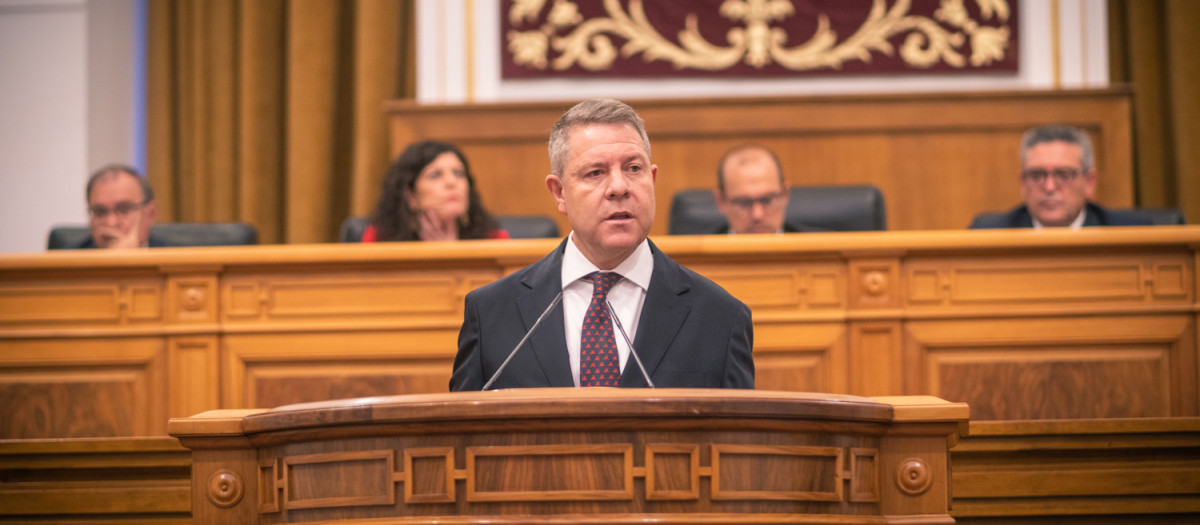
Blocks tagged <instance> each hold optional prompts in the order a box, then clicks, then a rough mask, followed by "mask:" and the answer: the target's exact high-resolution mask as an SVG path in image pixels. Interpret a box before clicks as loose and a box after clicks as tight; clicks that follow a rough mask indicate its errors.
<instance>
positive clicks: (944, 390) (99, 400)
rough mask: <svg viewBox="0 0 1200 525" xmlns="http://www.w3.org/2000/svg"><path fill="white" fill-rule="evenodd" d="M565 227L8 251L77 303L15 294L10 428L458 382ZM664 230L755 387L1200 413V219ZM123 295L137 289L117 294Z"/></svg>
mask: <svg viewBox="0 0 1200 525" xmlns="http://www.w3.org/2000/svg"><path fill="white" fill-rule="evenodd" d="M557 243H558V241H556V240H552V239H546V240H509V241H462V242H456V243H395V244H380V245H297V246H247V247H209V248H163V249H155V250H144V251H137V252H130V253H126V254H122V256H121V257H120V258H114V257H112V254H111V253H102V252H86V253H84V252H79V253H71V254H58V253H47V254H30V255H10V256H3V257H0V290H8V291H10V292H12V291H14V290H17V291H18V292H17V294H18V295H19V296H20V297H28V298H29V299H30V304H31V305H35V306H37V305H42V306H40V307H45V306H46V305H49V304H51V303H52V302H53V301H55V300H62V301H65V300H66V299H64V298H69V299H70V301H77V302H78V303H79V304H77V305H70V304H64V305H63V308H62V310H63V311H65V312H68V313H69V314H70V315H68V316H67V317H68V319H72V320H73V321H70V322H60V321H56V320H54V319H53V316H52V314H51V313H50V310H48V309H43V310H42V312H41V313H38V314H37V315H36V316H31V315H27V314H24V313H22V312H19V311H18V312H12V311H11V310H12V309H16V308H17V307H18V306H19V304H20V301H17V300H11V301H10V302H9V303H8V308H10V311H7V312H5V314H4V316H0V378H2V380H3V381H0V388H3V389H7V390H4V391H3V393H4V394H5V396H4V397H2V398H0V403H4V404H5V405H4V407H5V408H7V409H6V410H2V411H0V431H3V432H7V434H0V438H4V437H21V436H48V435H57V437H88V436H110V435H114V433H116V432H120V433H121V434H120V435H145V434H147V433H149V434H156V433H159V432H161V430H156V429H161V428H162V427H161V425H162V421H163V420H164V419H165V417H167V415H168V414H186V413H188V412H194V411H202V410H208V409H211V408H214V407H217V408H252V407H260V406H274V405H280V404H291V403H298V402H305V401H315V400H325V399H333V398H343V397H347V396H373V395H392V394H410V393H433V392H444V391H445V389H446V388H447V385H448V379H449V375H450V372H451V366H452V362H453V359H454V354H455V351H456V347H457V334H458V331H459V326H460V324H461V322H462V301H463V297H464V296H465V295H466V294H467V293H468V292H469V291H470V290H472V289H474V288H476V287H478V286H481V285H483V284H485V283H488V282H491V281H492V280H494V279H496V278H498V277H499V276H500V275H503V274H505V273H508V272H511V271H514V270H515V269H518V268H521V267H523V266H525V265H527V264H529V263H531V262H534V261H536V260H538V259H540V258H542V257H543V256H544V255H545V253H546V252H548V251H550V250H552V249H554V247H555V246H557ZM655 243H656V244H657V245H658V246H659V248H660V249H662V250H663V251H664V252H665V253H667V254H669V255H671V256H672V257H673V258H675V259H676V260H677V261H679V262H680V263H682V264H684V265H686V266H688V267H690V268H693V269H694V270H696V271H698V272H700V273H701V274H704V275H709V276H711V277H712V278H713V279H714V280H716V282H717V283H718V284H721V285H723V286H725V287H726V288H727V289H728V290H729V291H730V292H731V293H732V294H733V295H734V296H736V297H739V298H741V299H742V300H743V301H744V302H746V303H747V304H748V305H749V307H750V308H751V311H752V316H753V322H754V327H755V340H754V343H755V345H754V351H755V357H756V364H757V369H758V381H757V386H758V387H759V388H760V389H764V390H794V391H795V390H798V391H818V392H828V393H850V394H870V395H919V394H935V395H940V396H943V397H945V398H949V399H952V400H955V401H967V402H970V403H972V404H974V405H977V406H978V409H977V410H978V412H977V414H976V417H982V418H994V419H1014V418H1062V417H1151V416H1162V415H1169V416H1190V415H1200V393H1198V392H1197V390H1198V389H1200V386H1198V385H1200V364H1198V361H1200V359H1198V358H1197V355H1198V348H1197V337H1196V325H1197V315H1198V314H1200V304H1198V301H1197V290H1196V287H1197V285H1196V271H1197V263H1196V259H1197V255H1196V253H1197V249H1198V248H1197V247H1200V227H1197V226H1179V227H1145V228H1108V229H1104V228H1101V229H1088V230H1085V231H1079V232H1070V231H1062V232H1055V231H1041V232H1036V231H992V232H968V231H931V232H897V231H893V232H857V233H814V234H790V235H779V236H680V237H660V238H656V239H655ZM101 282H107V283H108V284H107V285H104V286H101V285H100V284H99V283H101ZM105 286H106V287H105ZM97 289H102V290H105V292H104V293H103V294H101V296H102V297H103V299H101V300H99V301H97V300H96V296H95V295H94V294H92V293H91V291H93V290H97ZM80 290H81V291H80ZM137 290H145V294H144V297H143V298H137V296H138V293H140V292H138V293H134V292H135V291H137ZM122 294H124V296H126V297H134V299H132V300H131V301H130V302H129V303H128V304H131V305H135V306H134V307H133V308H127V307H123V306H114V305H119V304H122V303H120V297H122ZM89 309H90V310H89ZM81 311H85V312H92V311H95V312H104V316H99V315H97V316H95V319H92V318H91V317H90V316H91V314H90V313H89V314H87V315H86V316H84V317H88V318H87V319H80V318H79V316H78V315H76V313H77V312H81ZM131 312H146V313H147V314H146V316H145V317H144V318H137V316H136V315H134V316H131V315H130V313H131ZM39 316H40V317H39ZM76 321H77V322H76ZM81 385H86V387H81ZM1064 390H1065V391H1069V393H1070V395H1066V394H1063V393H1061V391H1064ZM52 395H64V396H67V397H66V398H67V399H74V398H75V397H79V398H81V399H80V401H79V402H78V403H76V404H75V405H76V406H78V407H85V408H80V409H79V410H80V412H79V413H80V414H82V413H85V412H83V411H87V413H93V412H94V413H96V414H99V416H98V417H96V418H95V419H96V422H92V423H89V424H88V425H86V426H83V427H81V426H78V424H76V423H71V422H69V421H68V420H67V419H64V420H62V421H65V422H59V421H51V420H47V421H45V422H41V423H39V422H38V421H39V420H37V419H36V417H41V416H36V417H35V418H34V419H31V420H30V421H33V423H29V422H26V420H27V419H29V416H27V414H35V415H36V414H41V413H45V412H46V411H47V407H48V406H51V405H49V404H48V403H47V402H46V401H45V398H47V396H52ZM56 403H57V402H56ZM98 405H103V406H98ZM53 406H57V404H55V405H53ZM71 410H75V409H74V408H72V409H71ZM63 414H74V413H73V412H63ZM52 416H53V417H60V414H52ZM61 417H64V418H67V417H68V416H66V415H63V416H61ZM70 417H74V416H70ZM31 425H32V426H31Z"/></svg>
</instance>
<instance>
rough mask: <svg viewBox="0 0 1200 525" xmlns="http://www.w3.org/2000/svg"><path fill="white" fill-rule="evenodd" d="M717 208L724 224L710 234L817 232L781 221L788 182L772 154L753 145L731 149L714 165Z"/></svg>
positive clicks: (714, 195) (714, 194) (786, 198)
mask: <svg viewBox="0 0 1200 525" xmlns="http://www.w3.org/2000/svg"><path fill="white" fill-rule="evenodd" d="M713 197H714V198H715V199H716V201H717V208H718V209H720V210H721V214H722V215H724V216H725V221H726V224H725V226H722V227H721V228H720V229H718V230H717V231H715V232H713V233H783V232H803V231H819V230H820V228H813V227H811V226H807V225H805V224H801V223H794V224H793V223H789V222H787V221H786V220H785V217H786V215H787V207H788V183H787V180H786V179H784V177H783V164H781V163H780V162H779V157H778V156H777V155H775V152H773V151H771V150H769V149H767V148H765V147H763V146H759V145H756V144H747V145H743V146H738V147H736V148H733V149H731V150H729V151H728V152H726V153H725V155H722V156H721V162H720V163H719V164H717V188H716V189H714V190H713Z"/></svg>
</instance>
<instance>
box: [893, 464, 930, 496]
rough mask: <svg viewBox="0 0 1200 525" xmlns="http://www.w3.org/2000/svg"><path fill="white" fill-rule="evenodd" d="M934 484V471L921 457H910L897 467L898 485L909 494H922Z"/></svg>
mask: <svg viewBox="0 0 1200 525" xmlns="http://www.w3.org/2000/svg"><path fill="white" fill-rule="evenodd" d="M932 485H933V473H931V472H930V471H929V465H927V464H926V463H925V461H924V460H922V459H921V458H908V459H906V460H904V461H901V462H900V468H898V469H896V487H898V488H899V489H900V491H901V492H903V493H905V494H908V495H909V496H920V495H921V494H924V493H925V491H927V490H929V487H930V486H932Z"/></svg>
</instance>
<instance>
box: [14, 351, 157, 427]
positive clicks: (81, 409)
mask: <svg viewBox="0 0 1200 525" xmlns="http://www.w3.org/2000/svg"><path fill="white" fill-rule="evenodd" d="M166 361H167V359H166V350H165V348H164V345H163V342H162V340H161V339H156V338H132V337H130V338H113V339H104V340H74V341H72V340H67V341H47V340H3V341H0V436H3V437H4V438H6V439H35V438H56V437H62V436H92V437H120V436H148V435H163V434H165V433H166V422H167V397H168V396H167V377H166Z"/></svg>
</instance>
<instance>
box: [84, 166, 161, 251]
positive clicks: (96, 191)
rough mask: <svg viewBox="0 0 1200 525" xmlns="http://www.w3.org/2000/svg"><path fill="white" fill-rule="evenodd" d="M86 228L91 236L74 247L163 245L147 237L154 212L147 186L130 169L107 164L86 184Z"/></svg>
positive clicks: (152, 199)
mask: <svg viewBox="0 0 1200 525" xmlns="http://www.w3.org/2000/svg"><path fill="white" fill-rule="evenodd" d="M87 204H88V228H89V229H90V230H91V231H92V236H91V237H90V238H89V239H87V240H86V241H84V242H83V244H81V245H79V246H78V248H142V247H146V246H165V245H166V244H165V243H163V242H162V241H161V240H159V239H156V238H153V237H151V236H150V227H152V226H154V221H155V218H156V217H157V209H156V208H155V205H154V190H153V189H151V188H150V183H149V182H147V181H146V179H145V178H144V177H142V176H141V175H140V174H138V172H137V170H135V169H134V168H132V167H129V166H124V165H120V164H110V165H108V166H105V167H103V168H100V169H99V170H96V172H95V173H93V174H92V176H91V177H90V178H88V183H87Z"/></svg>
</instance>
